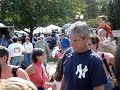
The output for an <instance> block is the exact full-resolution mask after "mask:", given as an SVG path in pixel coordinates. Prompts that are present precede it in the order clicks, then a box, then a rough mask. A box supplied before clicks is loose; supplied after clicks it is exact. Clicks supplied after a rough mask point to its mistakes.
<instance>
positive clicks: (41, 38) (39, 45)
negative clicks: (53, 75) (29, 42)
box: [35, 34, 51, 69]
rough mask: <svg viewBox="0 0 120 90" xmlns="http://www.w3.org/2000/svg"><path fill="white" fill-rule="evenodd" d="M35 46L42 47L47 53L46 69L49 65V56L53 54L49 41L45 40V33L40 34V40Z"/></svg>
mask: <svg viewBox="0 0 120 90" xmlns="http://www.w3.org/2000/svg"><path fill="white" fill-rule="evenodd" d="M35 48H42V49H43V50H44V52H45V55H46V59H45V61H44V66H45V69H46V67H47V56H48V57H50V56H51V54H50V49H49V46H48V44H47V42H46V41H45V37H44V35H43V34H41V35H40V37H39V40H38V41H37V42H36V44H35Z"/></svg>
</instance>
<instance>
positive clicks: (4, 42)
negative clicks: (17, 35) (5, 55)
mask: <svg viewBox="0 0 120 90" xmlns="http://www.w3.org/2000/svg"><path fill="white" fill-rule="evenodd" d="M1 45H2V46H4V47H6V48H7V47H8V42H7V38H6V37H5V38H4V39H3V40H2V42H1Z"/></svg>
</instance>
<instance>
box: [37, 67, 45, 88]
mask: <svg viewBox="0 0 120 90" xmlns="http://www.w3.org/2000/svg"><path fill="white" fill-rule="evenodd" d="M43 79H44V77H43V68H42V82H41V87H38V90H45V89H44V88H43V87H42V85H43Z"/></svg>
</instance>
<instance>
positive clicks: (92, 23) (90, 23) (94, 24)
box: [86, 19, 99, 28]
mask: <svg viewBox="0 0 120 90" xmlns="http://www.w3.org/2000/svg"><path fill="white" fill-rule="evenodd" d="M86 22H87V24H88V26H89V27H90V28H97V27H98V26H99V25H98V23H97V20H96V19H89V20H87V21H86Z"/></svg>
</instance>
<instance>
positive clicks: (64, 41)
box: [60, 33, 70, 54]
mask: <svg viewBox="0 0 120 90" xmlns="http://www.w3.org/2000/svg"><path fill="white" fill-rule="evenodd" d="M60 45H61V50H62V54H63V53H64V52H65V51H66V50H67V49H68V48H69V47H70V40H69V38H67V37H66V36H65V34H64V33H62V34H61V44H60Z"/></svg>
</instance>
